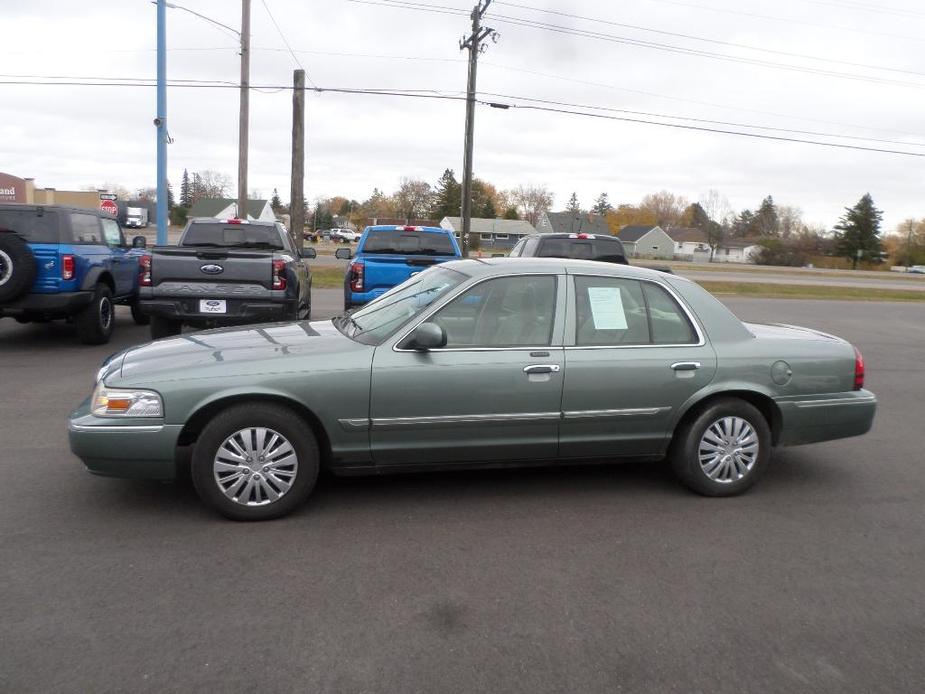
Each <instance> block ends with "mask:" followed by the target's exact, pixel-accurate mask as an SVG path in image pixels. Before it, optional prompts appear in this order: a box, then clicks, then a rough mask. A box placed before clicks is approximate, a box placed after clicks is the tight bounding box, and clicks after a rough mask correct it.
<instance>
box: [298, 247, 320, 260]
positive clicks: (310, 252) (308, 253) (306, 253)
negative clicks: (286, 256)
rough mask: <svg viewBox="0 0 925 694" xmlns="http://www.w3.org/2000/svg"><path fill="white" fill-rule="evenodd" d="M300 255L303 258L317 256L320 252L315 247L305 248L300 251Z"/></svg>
mask: <svg viewBox="0 0 925 694" xmlns="http://www.w3.org/2000/svg"><path fill="white" fill-rule="evenodd" d="M300 255H301V256H302V257H303V258H317V257H318V254H317V253H316V252H315V249H314V248H303V249H302V251H301V252H300Z"/></svg>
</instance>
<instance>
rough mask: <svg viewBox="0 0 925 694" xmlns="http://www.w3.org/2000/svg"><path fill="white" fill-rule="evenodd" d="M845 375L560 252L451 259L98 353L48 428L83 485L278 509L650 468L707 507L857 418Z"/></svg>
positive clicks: (250, 513) (650, 274)
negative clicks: (330, 299)
mask: <svg viewBox="0 0 925 694" xmlns="http://www.w3.org/2000/svg"><path fill="white" fill-rule="evenodd" d="M863 386H864V362H863V359H862V358H861V355H860V353H859V352H858V351H857V350H856V349H855V348H854V347H852V346H851V345H850V344H848V343H847V342H845V341H844V340H842V339H840V338H838V337H834V336H832V335H827V334H825V333H821V332H818V331H816V330H811V329H808V328H798V327H793V326H786V325H754V324H749V323H743V322H742V321H740V320H739V319H738V318H736V317H735V316H734V315H733V314H732V313H730V312H729V310H727V309H726V308H725V307H724V306H723V305H722V304H721V303H719V302H718V301H717V300H716V299H714V298H713V297H712V296H711V295H710V294H708V293H707V292H706V291H704V290H703V289H702V288H701V287H700V286H698V285H697V284H695V283H693V282H690V281H688V280H685V279H683V278H681V277H677V276H675V275H669V274H663V273H659V272H655V271H651V270H646V269H643V268H636V267H628V266H625V265H611V264H605V263H594V262H590V261H580V260H574V261H573V260H560V259H543V258H514V259H506V258H493V259H491V260H461V261H456V262H450V263H446V264H443V265H440V266H439V267H433V268H431V269H428V270H426V271H424V272H421V273H420V274H417V275H415V276H413V277H411V278H410V279H409V280H408V281H407V282H405V283H404V284H401V285H399V286H397V287H395V288H394V289H392V290H391V291H389V292H388V293H387V294H384V295H383V296H381V297H380V298H378V299H377V300H375V301H373V302H372V303H370V304H368V305H366V306H365V307H364V308H363V309H361V310H359V311H357V312H355V313H353V314H351V315H344V316H341V317H339V318H335V319H334V320H332V321H315V322H307V321H306V322H295V323H275V324H267V325H255V326H248V327H243V328H234V329H222V330H209V331H205V332H199V333H191V334H185V335H182V336H179V337H174V338H169V339H164V340H158V341H156V342H152V343H150V344H147V345H144V346H141V347H135V348H132V349H129V350H126V351H124V352H122V353H120V354H117V355H114V356H113V357H111V358H110V359H109V360H107V362H106V363H105V364H104V365H103V367H102V368H101V369H100V371H99V373H98V375H97V379H96V387H95V389H94V391H93V394H92V395H91V396H90V397H89V398H88V399H87V400H86V401H85V402H84V403H83V404H82V405H80V407H78V408H77V409H76V410H75V411H74V412H73V413H72V414H71V416H70V420H69V433H70V443H71V450H72V451H73V452H74V453H75V454H76V455H77V456H78V457H79V458H80V459H81V460H82V461H83V462H84V464H85V465H86V466H87V468H88V469H89V470H90V471H91V472H93V473H96V474H100V475H110V476H117V477H132V478H143V479H158V480H168V479H173V478H175V477H176V476H177V474H178V465H179V463H178V460H179V459H182V456H179V455H178V451H179V450H180V449H183V448H185V447H189V446H191V447H192V458H191V461H192V462H191V467H192V469H191V473H192V479H193V483H194V485H195V487H196V490H197V492H198V493H199V495H200V497H201V498H202V500H203V501H204V502H205V503H206V504H208V505H209V506H211V507H212V508H213V509H215V510H216V511H218V512H219V513H221V514H224V515H225V516H227V517H229V518H234V519H238V520H262V519H268V518H274V517H278V516H281V515H284V514H286V513H289V512H290V511H292V510H293V509H295V508H296V507H298V506H299V505H300V504H302V503H303V502H304V501H305V499H306V498H307V497H308V495H309V494H310V493H311V491H312V488H313V487H314V485H315V481H316V479H317V477H318V472H319V470H320V469H321V468H322V467H325V468H328V469H329V470H331V471H333V472H335V473H338V474H357V473H382V472H391V471H402V470H422V469H434V468H444V469H447V468H452V469H457V468H461V467H481V466H484V467H499V466H518V465H520V466H526V465H537V464H566V463H571V462H579V461H595V460H597V461H600V460H618V459H622V460H627V459H632V460H640V459H642V460H661V459H664V458H666V457H667V458H668V460H669V461H670V463H671V465H672V466H673V468H674V470H675V472H676V473H677V475H678V477H679V478H680V480H681V481H682V482H683V483H684V484H686V485H687V486H688V487H690V488H691V489H693V490H695V491H697V492H699V493H701V494H706V495H710V496H728V495H733V494H738V493H740V492H743V491H745V490H746V489H748V488H749V487H751V486H752V484H754V482H755V481H756V480H757V479H758V478H759V477H760V476H761V474H762V473H763V472H764V471H765V468H767V466H768V461H769V458H770V455H771V449H772V448H773V447H774V446H788V445H796V444H803V443H812V442H817V441H827V440H831V439H838V438H844V437H847V436H858V435H860V434H864V433H865V432H867V431H868V430H869V429H870V427H871V424H872V423H873V418H874V412H875V410H876V398H875V397H874V395H873V393H870V392H869V391H867V390H864V387H863Z"/></svg>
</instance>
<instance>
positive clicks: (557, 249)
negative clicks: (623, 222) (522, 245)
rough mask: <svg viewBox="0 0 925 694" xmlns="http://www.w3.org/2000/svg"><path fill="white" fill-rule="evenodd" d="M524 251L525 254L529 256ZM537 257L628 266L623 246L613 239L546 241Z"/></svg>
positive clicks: (541, 245)
mask: <svg viewBox="0 0 925 694" xmlns="http://www.w3.org/2000/svg"><path fill="white" fill-rule="evenodd" d="M524 250H525V253H524V254H525V255H529V253H527V252H526V249H524ZM537 255H538V256H539V257H541V258H577V259H580V260H598V261H601V262H606V263H623V264H624V265H625V264H627V263H626V255H625V254H624V252H623V245H622V244H621V243H620V242H619V241H616V240H611V239H601V238H596V239H564V238H563V239H545V240H544V241H543V242H542V243H541V244H540V249H539V252H538V253H537Z"/></svg>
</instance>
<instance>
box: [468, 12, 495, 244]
mask: <svg viewBox="0 0 925 694" xmlns="http://www.w3.org/2000/svg"><path fill="white" fill-rule="evenodd" d="M490 4H491V0H479V2H478V4H477V5H476V6H475V7H473V8H472V33H471V34H470V35H469V36H467V37H463V39H462V40H461V41H460V42H459V50H464V49H467V48H468V49H469V80H468V82H467V84H466V140H465V150H464V152H463V180H462V211H461V216H462V233H461V234H460V236H461V237H462V254H463V257H467V256H468V255H469V230H470V228H471V226H472V146H473V140H474V131H475V77H476V70H477V68H478V60H479V53H481V52H482V51H483V50H484V47H483V46H482V41H483V40H484V39H486V38H487V37H489V36H491V37H492V39H493V40H497V37H498V34H497V32H495V30H494V29H490V28H488V27H482V15H484V14H485V11H486V10H487V9H488V6H489V5H490Z"/></svg>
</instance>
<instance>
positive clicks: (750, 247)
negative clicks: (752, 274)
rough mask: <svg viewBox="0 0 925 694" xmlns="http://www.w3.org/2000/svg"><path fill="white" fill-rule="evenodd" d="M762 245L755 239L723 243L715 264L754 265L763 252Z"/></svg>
mask: <svg viewBox="0 0 925 694" xmlns="http://www.w3.org/2000/svg"><path fill="white" fill-rule="evenodd" d="M761 248H762V247H761V244H759V243H758V242H757V241H756V240H755V239H727V240H726V241H723V242H722V243H721V244H720V246H719V248H717V249H716V253H714V254H713V262H714V263H754V262H755V260H756V259H757V257H758V254H759V253H760V252H761Z"/></svg>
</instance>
